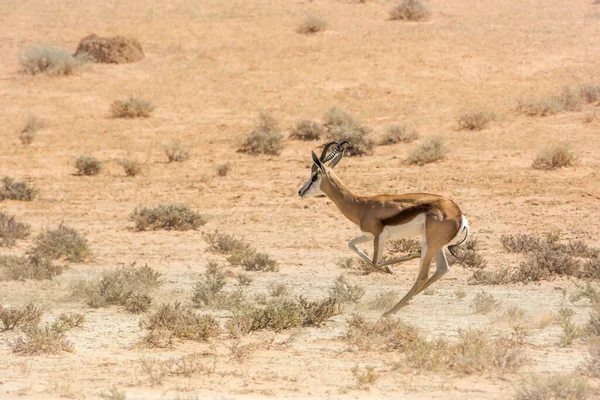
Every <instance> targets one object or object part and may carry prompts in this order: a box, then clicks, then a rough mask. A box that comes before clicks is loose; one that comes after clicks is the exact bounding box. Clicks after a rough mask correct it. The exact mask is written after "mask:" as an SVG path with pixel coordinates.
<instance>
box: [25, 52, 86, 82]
mask: <svg viewBox="0 0 600 400" xmlns="http://www.w3.org/2000/svg"><path fill="white" fill-rule="evenodd" d="M85 61H86V60H85V57H73V56H72V55H71V54H69V53H67V52H66V51H64V50H59V49H55V48H54V47H50V46H45V45H34V46H31V47H29V48H27V50H25V51H24V52H23V54H21V55H20V57H19V62H20V63H21V68H22V69H23V72H24V73H26V74H28V75H39V74H46V75H49V76H59V75H71V74H73V73H75V71H76V70H77V69H78V68H79V67H81V66H82V65H83V64H84V63H85Z"/></svg>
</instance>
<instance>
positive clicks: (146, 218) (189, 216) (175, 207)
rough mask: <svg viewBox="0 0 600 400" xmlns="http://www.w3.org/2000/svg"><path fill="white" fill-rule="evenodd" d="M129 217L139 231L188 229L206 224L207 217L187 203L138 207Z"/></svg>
mask: <svg viewBox="0 0 600 400" xmlns="http://www.w3.org/2000/svg"><path fill="white" fill-rule="evenodd" d="M129 218H130V219H131V220H132V221H133V222H135V230H137V231H147V230H152V231H156V230H159V229H165V230H168V231H171V230H174V231H187V230H190V229H197V228H198V227H200V226H202V225H204V224H206V222H207V220H206V217H205V216H203V215H202V214H200V213H198V212H196V211H194V210H192V209H191V208H189V207H188V206H186V205H185V204H162V205H158V206H155V207H152V208H150V207H137V208H136V209H135V210H134V211H133V213H131V215H130V216H129Z"/></svg>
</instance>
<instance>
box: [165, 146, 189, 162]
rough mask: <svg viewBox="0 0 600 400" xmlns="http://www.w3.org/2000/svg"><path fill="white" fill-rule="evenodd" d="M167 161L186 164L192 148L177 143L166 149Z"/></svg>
mask: <svg viewBox="0 0 600 400" xmlns="http://www.w3.org/2000/svg"><path fill="white" fill-rule="evenodd" d="M165 155H166V156H167V160H168V161H169V162H170V163H172V162H184V161H186V160H188V159H189V158H190V148H189V147H187V146H184V145H182V144H181V143H180V142H179V141H175V142H173V143H171V144H169V145H167V146H166V147H165Z"/></svg>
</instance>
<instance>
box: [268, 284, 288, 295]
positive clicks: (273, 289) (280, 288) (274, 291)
mask: <svg viewBox="0 0 600 400" xmlns="http://www.w3.org/2000/svg"><path fill="white" fill-rule="evenodd" d="M267 290H268V291H269V295H270V296H271V297H279V298H283V297H286V296H287V295H288V294H289V290H288V286H287V285H286V284H285V283H282V282H271V283H269V285H268V286H267Z"/></svg>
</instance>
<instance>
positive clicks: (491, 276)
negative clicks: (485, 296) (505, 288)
mask: <svg viewBox="0 0 600 400" xmlns="http://www.w3.org/2000/svg"><path fill="white" fill-rule="evenodd" d="M515 279H516V278H515V275H514V273H513V271H511V270H510V269H508V268H506V267H501V268H499V269H497V270H495V271H489V270H487V269H477V270H475V271H474V272H473V276H472V277H471V279H470V280H469V283H470V284H479V285H505V284H508V283H511V282H514V281H515Z"/></svg>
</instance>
